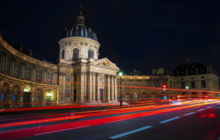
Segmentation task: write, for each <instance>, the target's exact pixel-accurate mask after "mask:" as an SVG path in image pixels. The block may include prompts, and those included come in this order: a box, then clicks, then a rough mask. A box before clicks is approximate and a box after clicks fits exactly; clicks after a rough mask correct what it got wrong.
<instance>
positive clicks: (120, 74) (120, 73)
mask: <svg viewBox="0 0 220 140" xmlns="http://www.w3.org/2000/svg"><path fill="white" fill-rule="evenodd" d="M118 74H119V76H120V106H122V93H121V77H122V74H123V73H122V72H119V73H118Z"/></svg>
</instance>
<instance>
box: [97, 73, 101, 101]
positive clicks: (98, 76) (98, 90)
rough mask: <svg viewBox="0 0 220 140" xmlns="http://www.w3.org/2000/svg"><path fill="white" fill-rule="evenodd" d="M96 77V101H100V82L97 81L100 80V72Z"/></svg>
mask: <svg viewBox="0 0 220 140" xmlns="http://www.w3.org/2000/svg"><path fill="white" fill-rule="evenodd" d="M96 79H97V87H96V88H97V101H98V102H101V101H100V88H99V84H100V83H99V82H100V74H98V73H97V77H96Z"/></svg>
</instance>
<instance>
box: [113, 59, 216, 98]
mask: <svg viewBox="0 0 220 140" xmlns="http://www.w3.org/2000/svg"><path fill="white" fill-rule="evenodd" d="M128 73H129V75H127V74H126V75H123V76H122V89H121V90H122V96H123V99H124V100H125V101H126V100H127V101H129V102H133V101H134V102H135V101H142V100H145V99H147V98H157V99H162V98H163V97H164V96H166V97H167V98H171V99H173V98H177V97H178V96H179V97H189V98H190V97H203V98H204V97H216V96H217V94H215V93H214V92H212V91H219V77H218V76H217V72H216V71H215V70H214V69H212V68H211V67H210V66H205V65H203V64H201V63H189V62H188V63H187V64H184V65H179V66H178V67H176V69H175V70H174V71H173V72H171V73H169V72H165V71H164V69H162V68H160V69H158V70H156V69H154V70H153V71H152V74H151V75H149V74H148V75H141V74H140V75H138V74H137V70H135V71H133V72H128ZM139 73H140V72H139ZM117 79H118V81H117V82H118V85H120V77H119V76H118V77H117ZM164 84H165V85H166V86H167V88H169V89H171V90H167V91H164V90H163V87H162V86H163V85H164ZM148 87H151V88H148ZM175 89H176V90H175ZM179 89H180V90H179ZM187 90H188V91H187ZM191 90H202V91H191ZM118 93H119V94H120V87H118Z"/></svg>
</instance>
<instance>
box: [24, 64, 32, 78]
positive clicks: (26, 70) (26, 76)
mask: <svg viewBox="0 0 220 140" xmlns="http://www.w3.org/2000/svg"><path fill="white" fill-rule="evenodd" d="M25 79H26V80H30V79H31V68H30V67H28V66H26V67H25Z"/></svg>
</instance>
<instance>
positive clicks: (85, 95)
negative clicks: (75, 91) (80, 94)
mask: <svg viewBox="0 0 220 140" xmlns="http://www.w3.org/2000/svg"><path fill="white" fill-rule="evenodd" d="M88 77H89V74H88V73H87V72H84V77H83V79H84V83H83V90H84V100H85V102H88V101H89V100H90V99H89V93H88V88H87V85H88V80H89V79H88Z"/></svg>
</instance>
